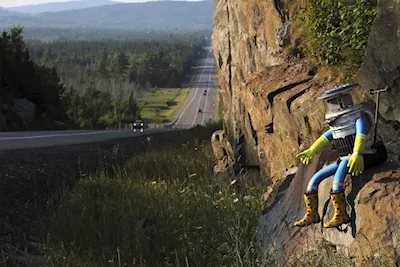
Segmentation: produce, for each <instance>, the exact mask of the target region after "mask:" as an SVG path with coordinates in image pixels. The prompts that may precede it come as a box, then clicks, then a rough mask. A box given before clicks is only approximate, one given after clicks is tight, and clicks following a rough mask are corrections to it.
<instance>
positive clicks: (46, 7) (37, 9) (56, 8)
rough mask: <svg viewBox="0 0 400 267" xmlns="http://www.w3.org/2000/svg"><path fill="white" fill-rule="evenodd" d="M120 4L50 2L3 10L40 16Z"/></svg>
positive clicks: (89, 0)
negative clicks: (46, 13)
mask: <svg viewBox="0 0 400 267" xmlns="http://www.w3.org/2000/svg"><path fill="white" fill-rule="evenodd" d="M119 3H121V2H116V1H111V0H79V1H68V2H52V3H44V4H37V5H24V6H18V7H9V8H5V9H6V10H7V11H11V12H19V13H24V14H40V13H44V12H60V11H66V10H76V9H83V8H90V7H96V6H105V5H114V4H119Z"/></svg>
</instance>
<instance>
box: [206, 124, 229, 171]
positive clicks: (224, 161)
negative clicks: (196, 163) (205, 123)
mask: <svg viewBox="0 0 400 267" xmlns="http://www.w3.org/2000/svg"><path fill="white" fill-rule="evenodd" d="M211 145H212V149H213V152H214V155H215V157H216V158H217V161H218V162H217V165H215V167H214V174H216V175H217V174H219V173H223V172H231V171H232V170H233V163H234V156H233V150H232V146H231V144H230V143H229V142H228V140H227V138H226V134H225V132H224V131H223V130H219V131H216V132H214V133H213V135H212V136H211Z"/></svg>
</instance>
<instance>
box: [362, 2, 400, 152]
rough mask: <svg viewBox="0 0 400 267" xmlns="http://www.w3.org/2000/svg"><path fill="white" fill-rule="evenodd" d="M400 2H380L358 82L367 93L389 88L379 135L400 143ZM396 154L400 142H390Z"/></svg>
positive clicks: (384, 96) (383, 99) (382, 104)
mask: <svg viewBox="0 0 400 267" xmlns="http://www.w3.org/2000/svg"><path fill="white" fill-rule="evenodd" d="M399 30H400V2H399V1H393V0H378V12H377V16H376V18H375V20H374V22H373V24H372V29H371V33H370V35H369V39H368V45H367V48H366V51H365V59H364V63H363V64H362V66H361V68H360V70H359V73H358V80H359V82H360V84H361V85H362V87H363V88H364V89H365V90H367V91H368V90H369V89H378V88H384V87H385V86H389V89H390V91H388V92H385V93H382V94H381V97H380V108H379V112H380V114H381V121H380V123H381V126H380V129H381V131H380V133H381V134H382V135H383V138H384V139H386V140H393V139H397V140H400V106H399V105H398V103H399V101H400V57H399V55H400V46H399V43H400V35H399ZM389 149H391V150H392V151H393V154H397V157H398V154H399V152H400V141H399V142H397V143H391V144H390V146H389Z"/></svg>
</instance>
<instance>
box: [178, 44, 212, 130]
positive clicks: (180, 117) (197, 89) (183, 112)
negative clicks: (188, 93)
mask: <svg viewBox="0 0 400 267" xmlns="http://www.w3.org/2000/svg"><path fill="white" fill-rule="evenodd" d="M209 54H210V51H208V53H207V57H206V60H205V61H206V62H207V59H208V55H209ZM204 69H205V68H203V70H202V71H201V74H200V77H199V80H201V77H202V76H203V72H204ZM199 82H200V81H199ZM198 91H199V85H197V87H196V93H195V94H194V96H193V98H192V100H191V101H190V102H189V104H188V105H187V106H186V108H185V109H184V110H183V111H182V114H181V115H180V116H179V118H178V120H177V121H176V123H175V125H177V124H178V123H179V121H180V120H181V119H182V116H183V114H185V112H186V110H187V109H188V108H189V106H190V105H191V104H192V102H193V101H194V100H195V98H196V96H197V92H198ZM174 127H175V126H174Z"/></svg>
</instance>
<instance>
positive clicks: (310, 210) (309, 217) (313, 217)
mask: <svg viewBox="0 0 400 267" xmlns="http://www.w3.org/2000/svg"><path fill="white" fill-rule="evenodd" d="M304 202H305V203H306V214H305V215H304V217H303V219H301V220H299V221H297V222H295V223H294V225H295V226H299V227H303V226H307V225H310V224H313V223H319V222H320V221H321V218H320V217H319V214H318V193H306V194H304Z"/></svg>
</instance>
